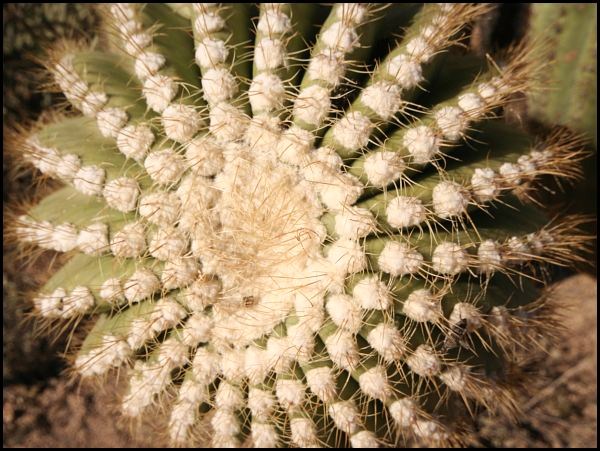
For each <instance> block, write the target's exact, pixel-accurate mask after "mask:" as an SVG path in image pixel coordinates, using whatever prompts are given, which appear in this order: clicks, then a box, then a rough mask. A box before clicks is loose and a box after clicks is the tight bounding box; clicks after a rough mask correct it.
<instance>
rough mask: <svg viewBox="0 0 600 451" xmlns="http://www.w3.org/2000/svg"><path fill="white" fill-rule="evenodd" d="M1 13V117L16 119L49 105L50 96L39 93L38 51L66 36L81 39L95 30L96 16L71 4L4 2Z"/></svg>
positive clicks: (81, 6)
mask: <svg viewBox="0 0 600 451" xmlns="http://www.w3.org/2000/svg"><path fill="white" fill-rule="evenodd" d="M2 11H3V15H2V25H3V27H2V37H3V41H2V42H3V56H4V60H3V61H4V75H3V83H4V84H3V90H2V93H3V94H4V100H3V115H4V119H5V120H6V119H9V120H13V119H17V120H18V119H19V118H23V116H25V115H27V114H32V113H39V110H40V109H42V108H43V107H48V106H49V105H50V104H51V102H52V98H51V95H50V94H49V93H40V90H39V85H40V83H41V81H42V78H41V71H40V70H39V69H40V67H39V66H38V65H36V64H35V60H36V58H39V57H40V55H39V53H40V51H41V48H43V47H44V46H47V45H48V43H50V42H53V41H56V40H58V39H61V38H63V39H64V38H65V37H70V38H73V37H80V38H82V37H83V36H85V35H86V34H87V33H89V32H90V30H93V29H95V27H96V25H97V23H98V17H97V16H96V15H95V14H94V10H93V9H91V8H89V7H86V6H83V5H78V4H74V3H71V4H69V3H5V4H4V5H2ZM36 69H37V70H36Z"/></svg>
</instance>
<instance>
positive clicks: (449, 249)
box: [431, 242, 469, 276]
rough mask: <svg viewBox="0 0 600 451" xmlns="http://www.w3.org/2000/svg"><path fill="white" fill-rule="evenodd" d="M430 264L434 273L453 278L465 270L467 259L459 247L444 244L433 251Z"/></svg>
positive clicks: (448, 243) (466, 255) (453, 244)
mask: <svg viewBox="0 0 600 451" xmlns="http://www.w3.org/2000/svg"><path fill="white" fill-rule="evenodd" d="M431 262H432V266H433V269H434V270H435V271H436V272H438V273H440V274H447V275H451V276H454V275H456V274H459V273H461V272H463V271H464V270H466V269H467V266H468V264H469V257H468V254H467V252H466V251H465V250H464V249H463V248H462V247H461V246H460V245H458V244H456V243H450V242H444V243H441V244H439V245H438V246H436V248H435V249H434V251H433V256H432V257H431Z"/></svg>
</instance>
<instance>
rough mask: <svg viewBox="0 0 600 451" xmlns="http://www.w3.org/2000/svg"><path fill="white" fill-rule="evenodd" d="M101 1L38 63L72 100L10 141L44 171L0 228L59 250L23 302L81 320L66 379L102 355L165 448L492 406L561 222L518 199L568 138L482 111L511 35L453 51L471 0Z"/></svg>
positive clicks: (411, 432)
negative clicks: (55, 186) (354, 0)
mask: <svg viewBox="0 0 600 451" xmlns="http://www.w3.org/2000/svg"><path fill="white" fill-rule="evenodd" d="M102 8H103V10H102V12H103V14H104V25H105V31H106V33H105V35H106V41H107V42H106V45H105V47H106V48H105V49H103V50H98V49H95V48H87V47H82V46H81V45H79V44H75V43H72V42H68V43H67V42H65V43H63V44H62V45H60V46H56V47H54V48H53V50H52V51H51V52H49V56H48V60H47V67H48V69H49V71H50V73H51V75H52V80H53V83H54V84H55V86H57V87H59V88H60V90H61V91H62V92H63V93H64V94H65V96H66V97H67V99H68V100H69V102H70V104H71V105H72V106H73V107H75V108H76V109H77V110H79V111H80V112H81V113H82V114H81V115H72V114H64V113H56V114H54V115H52V116H51V119H50V120H46V121H44V122H42V123H40V124H38V125H36V126H35V127H33V128H32V130H28V131H27V132H26V133H25V132H23V133H21V134H20V135H19V137H18V138H17V139H16V143H17V144H18V145H19V146H20V149H21V151H22V152H23V156H24V158H25V159H26V160H27V161H28V162H30V163H31V164H33V165H34V166H35V167H37V168H38V169H39V170H40V171H41V172H42V173H43V174H45V175H47V176H50V177H53V178H58V179H60V180H61V181H64V182H65V186H64V187H63V188H61V189H59V190H57V191H55V192H53V193H52V194H50V195H49V196H47V197H45V198H44V199H43V200H42V201H41V202H40V203H39V204H37V205H35V206H34V207H32V208H31V209H29V211H28V212H27V214H26V215H23V216H20V217H19V218H18V219H17V220H16V221H15V223H14V225H13V227H12V230H13V232H14V233H15V234H16V235H17V237H18V238H19V239H20V240H21V241H22V242H23V243H24V244H25V245H34V246H37V247H38V248H41V249H53V250H56V251H60V252H67V253H69V255H70V258H69V260H68V262H67V263H66V264H65V265H64V266H63V267H62V269H60V270H59V271H58V272H56V273H55V274H54V275H53V276H52V277H51V278H50V280H49V281H48V282H47V283H46V285H45V286H44V287H42V288H41V290H40V292H39V293H38V295H37V296H36V297H35V299H34V302H35V311H36V313H37V314H38V315H39V317H41V318H43V320H44V321H47V322H48V323H49V324H60V325H61V326H62V325H63V324H64V322H65V321H68V322H71V323H73V324H74V325H75V324H77V323H78V322H79V321H80V320H81V319H82V318H86V319H89V321H91V322H93V327H92V328H91V330H90V331H89V332H88V333H87V335H86V336H85V339H84V340H83V342H82V344H81V346H79V348H78V349H77V352H76V355H75V357H74V368H75V369H76V370H77V372H78V373H80V374H81V375H83V376H95V375H103V374H106V373H108V372H109V371H110V370H112V369H115V368H117V367H121V366H126V367H127V368H128V370H127V374H128V382H127V388H126V389H125V393H124V394H123V395H122V403H121V405H122V411H123V413H124V415H126V416H129V417H133V418H137V417H142V416H143V415H145V414H146V412H147V411H148V410H149V409H151V408H152V407H153V405H155V404H156V402H157V401H160V403H161V404H163V405H167V406H168V409H167V411H168V418H167V420H166V421H165V425H166V427H167V429H168V434H169V437H170V440H171V441H172V442H173V443H175V444H185V443H188V442H190V441H194V440H195V439H202V438H203V436H205V437H204V438H206V437H208V436H209V437H210V440H211V441H212V444H213V445H215V446H219V447H224V446H237V445H240V444H242V443H244V441H246V440H248V441H249V443H251V444H252V445H254V446H257V447H267V446H289V445H293V446H300V447H309V446H319V445H351V446H355V447H373V446H377V445H390V444H398V443H401V441H402V439H406V438H410V437H413V438H417V439H420V440H424V441H425V442H427V443H431V444H453V443H457V442H459V441H460V440H461V439H462V438H463V437H464V434H465V433H466V432H465V430H466V429H465V428H466V423H465V421H464V420H465V415H464V414H465V413H467V412H469V411H471V409H472V405H473V404H483V405H485V406H488V407H490V408H495V409H498V410H501V411H503V412H508V413H514V412H515V411H516V410H517V408H518V406H515V404H514V401H513V395H512V390H513V389H514V388H515V385H517V380H519V377H518V376H517V375H516V373H515V370H514V369H513V363H514V361H515V360H516V356H517V354H518V352H519V351H520V350H522V349H523V348H527V347H528V346H530V345H531V343H532V342H535V341H536V337H537V334H539V333H542V332H544V330H546V329H548V328H551V327H553V322H552V321H551V320H550V319H548V318H547V316H549V315H550V314H551V313H552V306H551V305H549V304H547V303H545V302H544V298H545V295H544V293H543V291H542V286H541V284H540V283H538V282H539V281H540V280H543V278H544V271H543V269H544V268H545V267H547V265H548V264H556V265H566V264H568V263H570V262H571V261H572V260H573V259H574V258H576V257H574V254H573V251H574V250H577V249H580V248H581V247H582V246H583V245H584V241H585V237H583V236H581V234H579V233H578V232H577V226H578V225H579V220H578V219H577V218H562V219H560V220H554V221H550V222H549V221H547V220H546V219H545V217H544V215H543V213H542V212H541V210H540V209H539V208H538V207H537V206H536V205H534V204H533V203H532V201H533V200H535V199H536V192H537V191H538V190H540V189H543V188H544V184H543V183H544V180H545V178H544V177H543V176H547V175H551V176H555V177H560V178H563V179H567V180H569V179H573V178H576V177H577V175H578V174H579V168H578V165H577V163H578V162H579V161H580V160H581V157H582V154H581V151H580V143H579V140H578V138H576V137H574V136H572V135H570V134H565V133H564V132H556V133H554V134H552V135H551V136H549V137H548V139H546V140H543V141H539V142H534V141H532V140H531V139H530V138H529V137H528V136H527V135H526V134H525V133H523V132H520V131H518V130H515V128H514V127H511V126H507V125H506V124H504V123H503V122H502V121H501V120H497V118H496V116H497V113H498V112H499V109H500V108H501V107H502V106H504V105H505V104H506V103H507V102H509V101H511V99H513V98H514V96H515V95H516V94H518V93H521V92H523V91H526V90H528V89H530V88H531V87H532V86H533V85H534V79H533V77H532V74H535V73H536V70H535V69H536V67H535V66H534V65H532V64H531V63H530V62H528V61H529V60H528V59H527V58H526V56H527V55H528V54H529V52H530V51H531V49H530V47H527V46H521V47H518V48H516V49H514V50H513V51H512V52H511V54H510V57H509V58H506V59H505V60H503V61H501V62H499V63H498V64H487V65H486V64H482V62H481V61H479V60H478V59H475V58H473V57H469V56H468V55H466V54H465V52H464V51H462V50H460V45H459V44H460V42H461V38H463V37H464V35H465V30H466V28H467V27H468V25H469V23H470V22H471V21H472V20H473V19H475V18H477V17H478V16H480V15H481V14H483V13H484V12H485V11H486V8H487V7H486V6H484V5H483V6H482V5H476V4H427V5H425V6H422V7H420V8H417V7H415V6H413V5H410V6H409V5H393V6H390V5H388V6H387V7H383V6H373V5H368V4H335V5H334V6H331V7H322V6H317V5H311V4H278V3H267V4H261V5H260V6H251V5H245V4H239V5H235V6H233V5H219V4H210V3H200V4H170V5H168V6H167V5H160V4H148V5H145V6H141V5H139V4H113V5H110V6H106V7H102ZM315 24H317V25H320V26H319V27H315Z"/></svg>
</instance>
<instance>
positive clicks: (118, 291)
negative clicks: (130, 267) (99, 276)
mask: <svg viewBox="0 0 600 451" xmlns="http://www.w3.org/2000/svg"><path fill="white" fill-rule="evenodd" d="M100 298H102V300H104V301H106V302H109V303H111V304H119V303H120V302H121V301H123V300H124V299H125V294H124V293H123V285H122V284H121V281H120V280H119V279H117V278H116V277H113V278H110V279H107V280H105V281H104V282H103V283H102V285H101V286H100Z"/></svg>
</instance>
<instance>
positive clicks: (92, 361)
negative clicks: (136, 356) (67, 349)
mask: <svg viewBox="0 0 600 451" xmlns="http://www.w3.org/2000/svg"><path fill="white" fill-rule="evenodd" d="M130 354H131V349H130V348H129V346H128V345H127V342H125V341H124V340H122V339H121V338H118V337H116V336H114V335H111V334H107V335H103V336H102V341H101V343H100V345H99V346H97V347H94V348H93V349H91V350H90V351H89V352H87V353H85V354H80V355H79V356H78V357H77V359H76V360H75V368H76V369H77V371H78V372H79V374H81V375H82V376H84V377H89V376H96V375H101V374H105V373H106V372H107V371H108V370H110V369H111V368H115V367H119V366H121V365H122V364H123V362H125V361H126V360H127V359H128V358H129V356H130Z"/></svg>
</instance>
